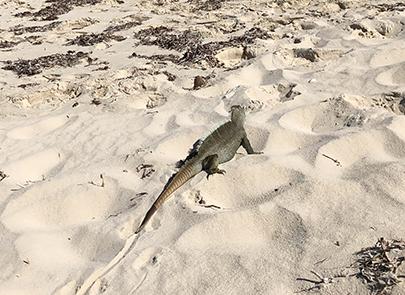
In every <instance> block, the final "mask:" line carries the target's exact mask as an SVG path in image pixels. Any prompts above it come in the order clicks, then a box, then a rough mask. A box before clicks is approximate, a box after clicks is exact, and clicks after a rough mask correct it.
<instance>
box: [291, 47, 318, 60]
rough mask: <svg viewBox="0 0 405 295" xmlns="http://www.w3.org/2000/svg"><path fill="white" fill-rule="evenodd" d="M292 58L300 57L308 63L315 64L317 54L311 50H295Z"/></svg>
mask: <svg viewBox="0 0 405 295" xmlns="http://www.w3.org/2000/svg"><path fill="white" fill-rule="evenodd" d="M294 56H295V57H301V58H304V59H306V60H309V61H310V62H316V61H317V60H318V59H319V54H318V52H316V51H315V50H313V49H312V48H295V49H294Z"/></svg>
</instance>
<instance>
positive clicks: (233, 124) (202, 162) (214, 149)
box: [135, 106, 261, 234]
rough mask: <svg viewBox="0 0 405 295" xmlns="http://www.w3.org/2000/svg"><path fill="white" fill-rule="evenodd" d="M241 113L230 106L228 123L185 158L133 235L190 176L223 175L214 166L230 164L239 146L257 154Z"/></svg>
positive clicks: (239, 108)
mask: <svg viewBox="0 0 405 295" xmlns="http://www.w3.org/2000/svg"><path fill="white" fill-rule="evenodd" d="M244 123H245V111H244V109H243V108H242V107H241V106H232V108H231V120H230V121H228V122H226V123H225V124H223V125H221V126H220V127H218V128H217V129H216V130H214V131H213V132H212V133H211V134H210V135H209V136H208V137H207V138H206V139H204V141H203V142H202V143H201V145H200V147H199V148H198V151H197V152H196V154H195V155H193V156H192V157H191V158H190V159H186V162H185V163H184V165H183V166H182V167H181V168H180V170H179V171H178V172H177V173H176V174H175V175H174V176H173V177H172V178H171V179H170V180H169V182H168V183H167V184H166V186H165V188H164V189H163V191H162V192H161V193H160V195H159V197H158V198H157V199H156V201H155V202H154V203H153V205H152V207H151V208H150V209H149V211H148V212H147V213H146V215H145V217H144V219H143V221H142V223H141V224H140V225H139V227H138V229H137V231H136V232H135V233H136V234H137V233H139V232H140V231H141V230H142V229H143V228H144V226H145V225H146V223H147V222H148V221H149V219H151V217H152V216H153V214H154V213H155V212H156V211H157V210H158V209H159V208H160V206H162V204H163V202H164V201H165V200H166V199H167V198H168V197H169V196H170V195H171V194H172V193H173V192H174V191H176V190H177V189H178V188H179V187H181V186H182V185H183V184H185V183H186V182H187V181H188V180H190V179H191V178H192V177H194V176H195V175H197V174H198V173H200V172H201V171H205V172H206V173H207V179H208V178H209V176H210V175H212V174H215V173H219V174H224V173H225V170H222V169H219V168H218V164H222V163H225V162H228V161H230V160H231V159H232V158H233V157H234V156H235V154H236V151H237V150H238V149H239V147H240V146H241V145H242V146H243V148H244V149H245V150H246V151H247V153H248V154H260V153H261V152H255V151H254V150H253V148H252V146H251V145H250V142H249V139H248V138H247V134H246V131H245V128H244Z"/></svg>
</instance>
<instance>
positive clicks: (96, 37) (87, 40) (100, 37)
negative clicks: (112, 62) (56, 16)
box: [65, 33, 126, 46]
mask: <svg viewBox="0 0 405 295" xmlns="http://www.w3.org/2000/svg"><path fill="white" fill-rule="evenodd" d="M125 39H126V38H125V37H123V36H117V35H114V34H113V33H99V34H95V33H85V34H82V35H80V36H77V37H76V38H74V39H71V40H68V42H66V44H65V45H79V46H92V45H94V44H97V43H101V42H109V41H111V40H114V41H117V42H121V41H124V40H125Z"/></svg>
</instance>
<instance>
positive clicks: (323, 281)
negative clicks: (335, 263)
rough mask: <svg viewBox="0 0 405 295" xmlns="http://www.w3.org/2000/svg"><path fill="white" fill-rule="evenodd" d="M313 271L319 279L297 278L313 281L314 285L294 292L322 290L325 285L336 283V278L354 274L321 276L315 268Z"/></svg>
mask: <svg viewBox="0 0 405 295" xmlns="http://www.w3.org/2000/svg"><path fill="white" fill-rule="evenodd" d="M311 273H312V274H313V275H314V276H315V277H316V278H317V279H307V278H297V281H304V282H309V283H312V284H314V285H313V286H312V287H310V288H306V289H303V290H300V291H298V292H294V293H302V292H310V291H313V290H320V289H321V288H322V287H324V286H325V285H328V284H331V283H334V282H335V279H338V278H347V277H349V276H353V275H345V274H338V275H333V276H328V277H324V276H321V275H320V274H319V273H317V272H315V271H313V270H311Z"/></svg>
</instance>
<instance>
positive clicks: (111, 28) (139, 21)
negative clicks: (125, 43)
mask: <svg viewBox="0 0 405 295" xmlns="http://www.w3.org/2000/svg"><path fill="white" fill-rule="evenodd" d="M147 19H148V18H147V17H139V19H137V20H134V21H130V22H127V23H124V24H120V25H113V26H109V27H107V28H106V29H105V30H104V32H105V33H116V32H119V31H124V30H128V29H131V28H133V27H136V26H139V25H141V24H142V21H144V20H147Z"/></svg>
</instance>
